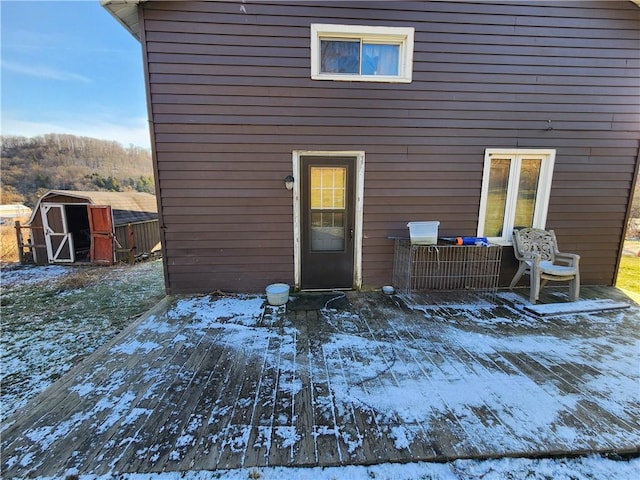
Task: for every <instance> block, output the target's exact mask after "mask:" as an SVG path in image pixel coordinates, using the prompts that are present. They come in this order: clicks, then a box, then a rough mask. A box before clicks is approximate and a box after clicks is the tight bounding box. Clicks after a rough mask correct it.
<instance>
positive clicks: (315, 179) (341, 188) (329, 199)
mask: <svg viewBox="0 0 640 480" xmlns="http://www.w3.org/2000/svg"><path fill="white" fill-rule="evenodd" d="M346 176H347V169H346V168H343V167H338V168H335V167H311V208H312V209H314V210H336V209H344V205H345V203H344V202H345V179H346Z"/></svg>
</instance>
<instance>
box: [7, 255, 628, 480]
mask: <svg viewBox="0 0 640 480" xmlns="http://www.w3.org/2000/svg"><path fill="white" fill-rule="evenodd" d="M149 268H150V267H149ZM156 268H157V267H156ZM24 272H25V273H24V275H21V274H20V272H19V271H17V272H11V273H9V274H6V275H5V274H3V276H2V288H3V296H4V295H5V292H11V291H12V289H15V288H18V286H19V285H23V286H31V285H37V284H42V283H47V282H52V281H54V280H56V281H59V280H60V279H61V277H64V276H65V275H67V274H68V271H67V268H66V267H42V268H35V269H29V270H25V271H24ZM126 272H128V273H125V271H121V272H120V273H119V274H117V275H115V276H113V277H111V281H116V279H117V278H118V275H120V278H121V279H122V280H123V281H124V280H125V278H124V277H125V276H126V277H130V276H131V275H133V276H135V273H133V272H132V271H129V270H127V271H126ZM124 290H133V289H124ZM69 292H72V293H69ZM80 293H81V292H78V291H76V290H73V289H72V290H65V291H64V292H62V293H60V295H63V296H64V295H67V296H68V295H77V294H80ZM50 301H51V302H55V301H56V297H55V296H53V297H52V298H51V300H50ZM260 304H261V301H260V300H257V301H256V300H255V299H253V300H247V299H246V298H242V297H239V298H237V299H234V298H224V299H220V300H218V301H217V302H204V301H203V299H197V300H194V301H189V300H185V301H182V302H178V304H176V305H175V307H174V308H173V310H172V311H171V312H169V313H170V315H175V316H177V317H179V316H182V315H190V316H191V318H192V323H191V328H193V329H194V330H198V329H202V330H204V329H211V328H221V329H226V330H225V339H226V340H225V341H229V338H230V335H231V334H233V333H235V334H236V335H237V336H238V337H237V339H238V342H239V344H242V343H243V342H244V340H246V338H244V337H243V335H246V334H247V333H248V334H250V335H251V329H252V328H253V327H254V326H255V318H256V315H255V314H254V312H253V311H254V310H256V311H257V310H259V309H260ZM3 309H4V307H3ZM634 311H635V313H634V314H637V313H638V309H637V308H634ZM469 316H470V320H473V319H472V318H471V317H472V316H473V311H472V309H470V311H469ZM3 317H4V313H3ZM23 318H24V320H25V321H27V322H41V321H42V320H41V319H40V318H39V317H38V315H37V312H28V311H23ZM93 318H95V320H96V321H95V323H96V327H97V329H98V330H101V329H105V328H109V322H108V321H107V322H106V323H105V320H104V318H102V317H100V316H99V315H95V316H92V318H87V319H86V320H87V321H88V322H91V321H92V319H93ZM229 318H235V320H234V321H232V322H229V321H228V319H229ZM477 320H478V323H479V324H483V325H484V327H485V328H487V329H491V328H493V327H496V328H497V327H500V325H499V321H500V319H497V320H489V319H486V318H483V319H477ZM503 320H504V319H503ZM568 321H569V322H570V321H571V319H570V318H569V320H568ZM576 321H578V320H576ZM3 324H4V318H3ZM56 325H57V326H56V328H55V329H54V328H47V329H43V330H42V332H44V331H46V334H44V333H37V334H36V337H37V338H35V339H34V340H35V341H34V342H33V344H32V345H31V346H30V343H29V341H28V338H24V337H22V336H20V335H19V334H18V332H19V330H20V329H19V328H13V330H12V331H14V332H16V333H15V334H13V333H12V334H10V335H6V336H5V329H4V325H3V338H2V347H3V352H2V353H3V356H2V370H3V372H4V371H5V370H9V371H10V372H11V373H13V374H15V373H17V372H18V371H19V370H20V369H21V368H22V369H25V368H26V369H27V370H29V369H32V370H35V369H37V368H39V367H38V366H40V365H47V366H48V367H47V368H51V369H53V370H57V371H58V372H59V373H58V375H59V374H62V373H64V372H65V371H67V370H68V369H69V368H70V367H69V365H70V361H71V359H69V358H63V356H61V355H60V353H59V352H58V353H56V354H52V353H50V351H53V350H56V349H55V348H54V346H55V345H59V344H60V342H61V341H63V342H65V343H66V342H69V341H70V340H69V339H70V338H72V336H73V335H74V334H76V333H77V329H78V326H79V324H78V323H74V322H64V321H61V322H57V323H56ZM65 325H66V326H67V330H66V331H65V330H64V327H65ZM145 325H146V324H141V326H140V327H138V328H147V329H148V328H150V326H149V325H146V326H145ZM163 325H164V324H155V325H154V326H153V328H155V329H160V328H165V327H164V326H163ZM341 325H342V327H343V328H344V327H345V326H346V327H347V329H348V326H349V318H346V317H345V318H343V319H342V321H341ZM242 327H247V328H246V329H245V328H242ZM119 328H120V327H115V328H114V329H113V332H112V333H113V335H115V333H116V332H117V330H118V329H119ZM166 328H169V327H168V326H167V327H166ZM113 335H111V336H113ZM106 337H108V338H111V337H110V336H108V335H106ZM252 338H253V340H252V342H253V343H255V342H256V341H257V340H256V338H257V337H256V338H254V337H252ZM536 338H537V341H542V340H544V336H543V335H541V336H540V337H536ZM342 339H344V338H343V337H341V336H340V335H335V338H334V339H333V341H332V342H331V343H329V344H327V347H326V348H327V354H328V355H329V356H330V355H331V348H335V350H336V351H337V350H338V349H339V348H340V342H341V340H342ZM250 340H251V339H250ZM457 341H458V342H463V341H464V338H461V337H460V335H459V332H458V334H457ZM495 341H496V342H499V341H504V340H499V339H495ZM547 342H548V345H547V346H548V347H549V350H551V351H558V349H561V350H562V349H571V348H572V346H571V345H570V342H559V341H558V342H555V343H554V340H553V339H547ZM250 343H251V342H250ZM33 345H35V347H33ZM127 345H128V344H121V345H119V346H117V347H115V348H119V349H120V350H122V351H118V352H115V351H114V353H125V354H127V353H128V352H127V351H124V350H123V349H125V350H126V349H127V348H129V347H130V348H131V352H130V353H134V352H135V351H136V350H138V349H140V348H156V347H155V346H153V345H147V346H146V347H145V346H144V345H138V344H136V345H128V346H127ZM245 345H247V344H246V343H245ZM379 347H380V346H379V345H374V348H376V349H378V348H379ZM468 347H469V348H477V345H475V346H472V345H468ZM530 347H531V348H533V347H532V346H530ZM29 348H32V353H31V357H32V358H33V359H35V360H31V361H20V362H17V364H15V363H14V359H12V358H11V357H12V356H13V355H17V354H18V353H17V349H29ZM87 348H88V351H91V350H93V349H95V348H97V344H96V343H94V342H89V346H88V347H87ZM354 348H356V349H357V348H358V346H357V345H355V346H354ZM362 348H363V349H365V350H366V349H367V348H369V347H368V346H364V345H362ZM536 348H541V347H540V345H537V346H536ZM634 348H635V350H632V351H631V352H630V353H631V355H633V354H634V352H635V354H636V356H637V354H638V353H640V352H638V348H637V345H636V346H635V347H634ZM7 352H10V353H11V354H10V355H6V353H7ZM363 352H364V350H363ZM364 353H366V352H364ZM380 366H381V365H378V364H376V363H375V362H374V363H373V365H372V366H371V368H373V369H374V370H376V371H377V369H378V367H380ZM29 373H32V374H33V375H34V376H35V378H37V380H36V381H32V382H30V381H25V382H23V383H22V384H21V385H22V387H23V388H24V389H25V390H26V391H24V392H22V395H23V396H22V397H20V398H18V399H17V397H11V398H9V405H8V410H7V405H5V397H4V394H3V412H4V413H7V411H9V413H10V412H11V411H13V410H15V409H16V408H18V407H19V406H22V405H24V403H25V402H26V400H27V399H29V398H31V397H32V396H33V395H35V394H36V393H37V392H39V391H41V390H42V389H43V388H44V387H46V386H47V385H48V384H50V382H51V380H47V381H44V383H43V381H42V380H41V379H40V378H39V375H40V374H39V373H37V372H28V371H27V376H28V374H29ZM361 373H362V376H363V378H366V377H367V372H365V371H363V372H361ZM3 383H4V373H3ZM294 387H295V386H294V385H292V386H291V388H292V389H293V388H294ZM3 390H4V389H3ZM632 390H633V389H632ZM338 393H340V392H339V391H338ZM343 393H344V395H347V396H348V395H351V394H352V393H353V392H349V391H345V392H343ZM414 393H418V394H419V392H410V391H405V398H404V399H401V397H398V398H396V399H395V400H396V402H395V403H396V404H395V405H394V406H393V407H391V406H389V408H394V409H397V408H398V401H399V400H401V401H400V406H401V405H408V407H410V408H408V410H407V411H406V412H403V411H400V412H399V413H400V414H405V413H406V415H415V414H416V412H415V409H416V408H418V409H419V408H420V402H419V401H416V400H415V398H414V396H413V394H414ZM502 393H504V392H502ZM624 394H626V395H631V396H635V400H636V402H637V400H638V390H637V389H636V391H635V392H633V391H631V392H625V393H624ZM417 397H419V395H418V396H417ZM417 397H416V398H417ZM369 400H370V401H373V400H376V401H378V402H380V405H377V407H378V408H379V409H384V408H385V406H384V401H385V399H384V398H378V397H376V398H373V397H371V398H369ZM11 402H13V403H11ZM345 402H346V400H345ZM403 402H404V403H403ZM425 408H426V407H425ZM639 428H640V427H639ZM638 475H640V459H638V458H634V459H631V460H628V459H608V458H603V457H599V456H587V457H578V458H557V459H525V458H502V459H495V460H484V461H471V460H458V461H455V462H450V463H425V462H419V463H405V464H395V463H393V464H392V463H384V464H380V465H372V466H348V467H327V468H319V467H318V468H284V467H264V468H255V469H253V468H252V469H234V470H217V471H192V472H180V473H155V474H147V473H140V474H131V473H130V474H119V475H118V476H117V478H118V479H122V480H178V479H181V480H205V479H230V480H236V479H238V480H240V479H254V480H255V479H264V480H272V479H282V480H294V479H295V480H304V479H313V480H334V479H343V478H344V479H349V480H360V479H362V480H364V479H394V480H395V479H398V480H404V479H406V480H414V479H415V480H418V479H433V480H449V479H451V480H460V479H484V480H491V479H494V480H496V479H500V480H502V479H505V480H506V479H554V480H555V479H559V480H563V479H567V480H569V479H572V480H582V479H594V480H595V479H599V480H609V479H611V480H614V479H616V480H617V479H620V480H626V479H629V480H630V479H635V478H638ZM67 476H68V478H69V479H74V478H78V479H80V480H90V479H96V480H111V479H112V478H113V476H112V475H111V474H109V475H103V476H96V475H93V476H91V475H78V472H76V471H74V470H70V471H68V472H67ZM40 478H43V479H45V478H47V477H40ZM47 480H48V479H47Z"/></svg>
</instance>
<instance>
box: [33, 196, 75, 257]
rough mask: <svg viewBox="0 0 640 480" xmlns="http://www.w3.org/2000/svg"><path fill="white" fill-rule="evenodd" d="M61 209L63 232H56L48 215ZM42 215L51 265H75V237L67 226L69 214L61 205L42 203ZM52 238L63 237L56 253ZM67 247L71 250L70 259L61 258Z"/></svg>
mask: <svg viewBox="0 0 640 480" xmlns="http://www.w3.org/2000/svg"><path fill="white" fill-rule="evenodd" d="M54 209H60V218H61V219H62V232H56V231H54V229H53V228H51V226H50V225H49V219H48V217H47V214H48V213H49V211H50V210H54ZM40 214H41V215H42V227H43V229H44V240H45V243H46V244H47V256H48V257H49V263H73V262H75V261H76V255H75V250H74V248H73V235H72V234H71V233H70V232H69V226H68V225H67V212H66V211H65V208H64V205H63V204H61V203H42V204H40ZM52 237H62V238H61V239H60V245H58V248H57V249H55V251H54V245H53V242H52V241H51V239H52ZM65 246H67V247H68V248H69V258H60V254H61V253H62V249H63V248H64V247H65Z"/></svg>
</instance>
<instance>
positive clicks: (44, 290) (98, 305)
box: [0, 261, 164, 418]
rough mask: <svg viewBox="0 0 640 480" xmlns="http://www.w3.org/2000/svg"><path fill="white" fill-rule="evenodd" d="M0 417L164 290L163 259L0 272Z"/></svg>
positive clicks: (127, 321) (95, 346)
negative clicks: (121, 264)
mask: <svg viewBox="0 0 640 480" xmlns="http://www.w3.org/2000/svg"><path fill="white" fill-rule="evenodd" d="M0 292H1V295H2V337H1V339H0V347H1V350H0V358H1V364H0V365H1V367H2V368H1V370H0V379H1V381H2V392H1V396H0V398H1V404H2V409H1V412H0V414H1V417H2V418H6V417H7V416H9V415H11V414H12V413H13V412H15V411H16V410H17V409H18V408H20V407H22V406H24V405H25V404H26V402H27V401H28V400H30V399H31V398H33V397H34V396H35V395H36V394H38V393H40V392H42V391H43V390H44V389H46V388H47V387H48V386H49V385H51V384H52V383H53V382H54V381H55V380H56V379H58V378H60V376H61V375H63V374H64V373H66V372H68V371H69V370H70V369H71V368H72V367H73V366H74V365H76V364H78V363H79V362H80V361H81V360H82V359H83V358H85V357H86V356H87V355H89V354H91V353H92V352H93V351H95V350H96V349H97V348H98V347H100V346H101V345H104V344H105V343H106V342H107V341H109V340H110V339H111V338H113V337H114V336H115V335H116V334H117V333H118V332H119V331H120V330H122V328H124V327H125V326H126V325H127V324H128V323H129V322H131V321H132V320H133V319H134V318H135V317H137V316H138V315H140V314H142V313H144V312H145V311H146V310H148V309H149V308H150V307H151V306H152V305H154V304H155V303H157V301H158V300H159V299H160V298H162V297H163V296H164V285H163V279H162V262H161V261H152V262H146V263H139V264H136V265H134V266H116V267H112V268H105V267H85V266H80V267H78V266H62V265H48V266H38V267H32V266H18V267H17V268H14V269H3V270H2V271H1V272H0Z"/></svg>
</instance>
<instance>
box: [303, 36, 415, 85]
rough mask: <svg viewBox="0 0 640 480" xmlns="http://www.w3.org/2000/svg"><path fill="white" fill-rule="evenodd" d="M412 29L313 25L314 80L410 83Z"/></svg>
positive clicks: (312, 54)
mask: <svg viewBox="0 0 640 480" xmlns="http://www.w3.org/2000/svg"><path fill="white" fill-rule="evenodd" d="M413 34H414V29H413V28H411V27H365V26H357V25H328V24H319V23H314V24H311V78H313V79H314V80H347V81H368V82H403V83H409V82H411V75H412V68H413Z"/></svg>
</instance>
